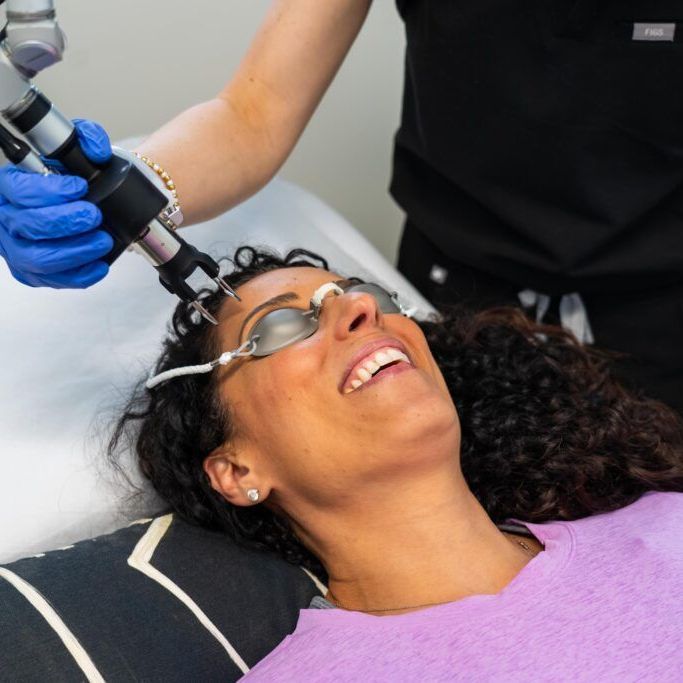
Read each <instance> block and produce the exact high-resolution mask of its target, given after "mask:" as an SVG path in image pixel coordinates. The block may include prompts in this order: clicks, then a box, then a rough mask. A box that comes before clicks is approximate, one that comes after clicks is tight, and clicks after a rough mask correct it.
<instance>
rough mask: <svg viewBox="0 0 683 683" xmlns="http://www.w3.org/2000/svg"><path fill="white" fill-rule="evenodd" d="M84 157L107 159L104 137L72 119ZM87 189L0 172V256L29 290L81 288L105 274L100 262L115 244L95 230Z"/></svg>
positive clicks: (96, 213)
mask: <svg viewBox="0 0 683 683" xmlns="http://www.w3.org/2000/svg"><path fill="white" fill-rule="evenodd" d="M74 124H75V126H76V132H77V134H78V139H79V142H80V144H81V147H82V149H83V152H84V153H85V155H86V156H87V157H88V158H89V159H90V160H91V161H93V162H95V163H102V162H104V161H107V159H109V157H110V156H111V145H110V144H109V137H108V136H107V133H106V132H105V131H104V129H103V128H101V127H100V126H98V125H97V124H96V123H93V122H92V121H84V120H82V119H75V120H74ZM87 191H88V184H87V182H86V181H85V180H84V179H83V178H79V177H77V176H70V175H56V174H51V175H47V176H44V175H40V174H38V173H26V172H24V171H21V170H20V169H18V168H17V167H16V166H14V165H12V164H8V165H7V166H3V167H2V168H0V255H1V256H3V257H4V259H5V260H6V261H7V265H8V266H9V269H10V271H11V272H12V275H14V277H15V278H16V279H17V280H19V282H23V283H24V284H26V285H30V286H32V287H55V288H72V289H77V288H85V287H90V285H93V284H95V283H96V282H99V281H100V280H101V279H102V278H103V277H104V276H105V275H106V274H107V272H108V271H109V266H108V265H107V264H106V263H105V262H104V261H102V260H99V259H101V258H102V257H103V256H105V255H106V254H107V253H108V252H109V251H111V248H112V247H113V245H114V241H113V239H112V237H111V235H109V233H107V232H105V231H104V230H97V229H96V228H97V227H98V226H99V225H100V223H101V222H102V214H101V212H100V210H99V209H98V208H97V207H96V206H95V205H94V204H92V203H90V202H86V201H82V200H80V198H81V197H83V196H84V195H85V194H86V193H87Z"/></svg>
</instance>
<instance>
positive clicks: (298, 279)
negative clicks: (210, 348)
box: [218, 266, 342, 342]
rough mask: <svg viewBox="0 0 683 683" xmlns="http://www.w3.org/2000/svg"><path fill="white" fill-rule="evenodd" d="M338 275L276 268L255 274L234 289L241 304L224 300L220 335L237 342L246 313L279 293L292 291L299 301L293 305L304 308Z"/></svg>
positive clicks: (306, 269) (325, 271)
mask: <svg viewBox="0 0 683 683" xmlns="http://www.w3.org/2000/svg"><path fill="white" fill-rule="evenodd" d="M341 279H342V278H341V276H340V275H338V274H337V273H331V272H330V271H327V270H323V269H322V268H313V267H311V268H308V267H304V266H302V267H298V268H278V269H277V270H271V271H269V272H267V273H263V274H261V275H257V276H256V277H255V278H252V279H251V280H249V282H245V283H244V284H243V285H240V286H239V287H238V288H237V290H236V291H237V293H238V294H239V295H240V298H241V299H242V301H236V300H235V299H232V298H230V299H226V300H225V302H224V303H223V305H222V307H221V310H220V312H219V315H218V321H219V323H220V330H221V336H222V337H223V338H224V339H226V340H227V339H230V340H232V341H233V342H235V341H236V339H237V333H238V330H239V329H240V327H241V325H242V322H243V321H244V319H245V318H246V317H247V316H248V315H249V313H250V312H251V311H252V310H253V309H254V308H256V306H259V305H260V304H263V303H265V302H266V301H268V299H272V298H273V297H274V296H277V295H278V294H285V293H286V292H294V293H296V294H298V295H299V298H300V300H299V301H297V300H294V301H293V302H292V304H290V305H293V306H299V305H301V304H303V305H307V304H308V301H309V299H310V298H311V296H312V294H313V292H314V291H315V290H316V289H317V288H318V287H320V285H322V284H324V283H326V282H332V281H334V280H341Z"/></svg>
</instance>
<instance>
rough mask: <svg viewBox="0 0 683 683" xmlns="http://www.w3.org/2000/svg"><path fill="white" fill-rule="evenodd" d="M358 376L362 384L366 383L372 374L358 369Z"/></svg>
mask: <svg viewBox="0 0 683 683" xmlns="http://www.w3.org/2000/svg"><path fill="white" fill-rule="evenodd" d="M358 376H359V377H360V378H361V379H362V380H363V381H364V382H367V381H368V380H369V379H370V378H371V377H372V373H370V372H368V371H367V370H366V369H365V368H360V370H358Z"/></svg>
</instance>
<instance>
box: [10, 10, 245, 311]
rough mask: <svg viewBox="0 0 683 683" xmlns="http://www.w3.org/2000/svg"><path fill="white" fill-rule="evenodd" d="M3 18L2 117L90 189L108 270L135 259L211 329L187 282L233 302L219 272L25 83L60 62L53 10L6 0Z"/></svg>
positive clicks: (141, 183) (118, 158)
mask: <svg viewBox="0 0 683 683" xmlns="http://www.w3.org/2000/svg"><path fill="white" fill-rule="evenodd" d="M7 18H8V25H7V27H6V31H5V32H4V35H3V36H2V40H1V41H0V115H1V116H2V117H3V118H4V120H5V121H6V122H7V123H9V124H11V126H13V127H14V128H16V129H17V130H18V131H19V132H20V133H22V135H23V136H24V138H25V139H26V140H27V141H28V143H29V144H30V145H31V147H32V148H33V150H35V152H37V153H38V154H41V155H42V156H43V157H45V158H47V159H52V160H55V161H59V162H61V164H62V165H63V166H64V167H65V168H66V170H67V171H68V172H69V173H71V174H74V175H79V176H81V177H83V178H85V179H86V180H87V181H88V185H89V192H88V194H87V195H86V196H85V198H84V199H86V200H88V201H91V202H93V203H94V204H96V205H97V206H98V207H99V208H100V210H101V211H102V216H103V224H102V229H104V230H106V231H107V232H108V233H110V234H111V235H112V237H113V239H114V248H113V249H112V251H111V252H110V253H109V254H107V256H106V257H105V260H106V261H107V263H110V264H111V263H113V262H114V261H115V260H116V259H117V258H118V257H119V256H120V255H121V254H122V253H123V252H124V251H125V250H126V249H132V250H135V251H137V252H138V253H140V254H141V255H143V256H144V257H145V258H146V259H147V260H148V261H149V263H151V264H152V266H154V268H155V269H156V270H157V272H158V274H159V280H160V282H161V284H162V285H163V286H164V287H165V288H166V289H167V290H168V291H169V292H171V293H172V294H175V295H176V296H178V297H180V298H181V299H182V300H183V301H187V302H188V303H191V304H192V306H194V308H195V309H196V310H197V311H199V313H201V315H203V316H204V317H205V318H206V319H207V320H209V321H210V322H212V323H214V324H217V322H216V320H215V319H214V318H213V316H211V314H210V313H209V312H208V311H206V310H205V309H204V308H203V307H202V305H201V304H200V303H199V301H198V300H197V299H198V295H197V293H196V292H195V291H194V290H193V289H192V287H191V286H190V285H189V284H188V283H187V279H188V278H189V277H190V276H191V275H192V274H193V273H194V272H195V271H196V270H197V269H200V270H201V271H203V272H204V273H205V274H206V275H207V276H208V277H209V278H211V279H212V280H213V281H214V282H215V283H216V284H217V285H218V286H219V287H220V289H221V290H222V291H223V292H224V293H225V294H227V295H229V296H234V297H235V298H239V297H237V294H236V293H235V292H234V291H233V289H232V288H231V287H230V286H229V285H228V283H227V282H225V280H224V279H223V278H222V277H220V276H219V267H218V264H217V263H216V262H215V261H214V260H213V259H212V258H211V257H210V256H208V255H207V254H204V253H203V252H200V251H199V250H198V249H196V248H195V247H193V246H192V245H190V244H188V243H187V242H186V241H185V240H183V239H182V238H181V237H180V236H179V235H178V234H177V233H176V231H175V230H176V228H177V227H178V225H179V216H178V214H177V212H175V213H173V207H172V203H171V202H169V198H168V197H167V196H166V195H165V194H164V192H162V191H161V190H160V189H159V187H158V185H157V184H156V183H155V182H154V181H152V180H151V179H150V178H149V176H148V175H147V174H146V173H145V172H144V171H143V170H142V169H141V168H140V164H141V162H140V163H138V162H137V161H136V160H135V158H134V157H133V155H131V154H130V153H128V152H126V150H121V149H117V148H114V149H113V154H112V157H111V159H110V160H109V161H108V162H106V163H104V164H95V163H93V162H91V161H90V160H89V159H88V158H87V157H86V156H85V154H84V153H83V151H82V150H81V148H80V146H79V144H78V138H77V135H76V130H75V128H74V125H73V123H71V121H69V119H67V118H66V117H65V116H63V115H62V114H61V113H60V112H59V110H58V109H57V108H56V107H55V106H54V104H53V103H52V102H51V101H50V100H49V99H48V98H47V97H46V96H45V95H44V94H43V93H41V92H40V91H39V90H38V89H37V88H36V87H35V86H34V85H33V84H32V83H31V81H30V78H32V77H33V76H34V75H35V74H36V73H38V72H39V71H40V70H41V69H44V68H46V67H48V66H50V65H51V64H54V63H55V62H57V61H59V60H60V59H61V57H62V54H63V50H64V46H65V40H64V35H63V33H62V31H61V29H60V28H59V26H58V25H57V21H56V18H55V11H54V6H53V2H52V1H51V0H7ZM7 137H8V136H7V135H2V136H0V144H2V145H3V149H6V151H8V152H10V153H13V154H15V155H17V154H18V152H17V149H16V147H17V144H18V143H16V144H15V145H10V144H9V143H8V142H7ZM10 137H11V134H10ZM29 152H30V150H29ZM8 156H9V158H12V157H11V156H10V155H9V154H8ZM36 157H37V154H32V153H28V152H27V153H26V154H25V156H24V158H23V159H22V161H21V162H20V164H19V165H20V166H21V167H23V168H24V169H25V170H32V171H34V170H38V168H37V164H36ZM15 158H16V156H15Z"/></svg>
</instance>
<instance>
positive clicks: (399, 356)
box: [387, 349, 410, 363]
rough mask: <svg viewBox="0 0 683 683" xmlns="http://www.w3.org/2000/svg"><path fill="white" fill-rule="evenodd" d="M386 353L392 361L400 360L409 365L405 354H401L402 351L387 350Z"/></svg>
mask: <svg viewBox="0 0 683 683" xmlns="http://www.w3.org/2000/svg"><path fill="white" fill-rule="evenodd" d="M387 353H388V354H389V357H390V358H391V360H392V361H394V360H402V361H405V362H406V363H410V359H409V358H408V356H406V354H405V353H403V351H399V350H398V349H387Z"/></svg>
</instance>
